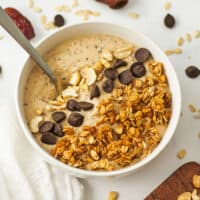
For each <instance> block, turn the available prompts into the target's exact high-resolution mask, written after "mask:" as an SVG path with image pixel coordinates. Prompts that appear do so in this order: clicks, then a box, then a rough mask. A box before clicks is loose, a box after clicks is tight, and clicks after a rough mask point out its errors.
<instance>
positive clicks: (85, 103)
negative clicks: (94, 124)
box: [79, 101, 94, 110]
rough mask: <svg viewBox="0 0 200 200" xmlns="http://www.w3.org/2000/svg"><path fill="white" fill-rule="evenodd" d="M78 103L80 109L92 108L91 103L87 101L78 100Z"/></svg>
mask: <svg viewBox="0 0 200 200" xmlns="http://www.w3.org/2000/svg"><path fill="white" fill-rule="evenodd" d="M79 105H80V107H81V109H83V110H91V109H92V108H94V104H93V103H89V102H86V101H80V102H79Z"/></svg>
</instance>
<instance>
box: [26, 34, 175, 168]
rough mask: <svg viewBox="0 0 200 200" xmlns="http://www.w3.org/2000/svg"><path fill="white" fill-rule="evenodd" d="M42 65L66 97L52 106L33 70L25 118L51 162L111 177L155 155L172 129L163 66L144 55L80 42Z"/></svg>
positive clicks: (94, 40)
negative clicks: (58, 80)
mask: <svg viewBox="0 0 200 200" xmlns="http://www.w3.org/2000/svg"><path fill="white" fill-rule="evenodd" d="M86 49H87V50H86ZM45 58H46V60H47V62H48V63H49V65H50V66H53V70H55V73H56V74H59V75H60V76H61V77H62V80H63V84H65V85H66V86H65V89H64V90H63V91H62V93H61V95H59V96H58V97H57V99H56V100H50V99H51V98H50V97H51V94H52V85H51V84H50V83H49V79H48V78H47V77H45V76H44V74H43V73H42V72H41V71H40V70H38V69H37V68H34V70H33V71H32V72H31V74H30V77H29V80H28V82H27V89H26V92H25V103H26V106H25V112H26V116H27V121H28V122H29V126H30V129H31V131H32V132H33V134H34V136H35V137H36V139H37V141H38V142H39V143H40V144H41V145H42V146H43V147H44V148H45V149H47V151H49V152H50V153H51V154H52V155H53V156H54V157H55V158H57V159H58V160H60V161H62V162H63V163H66V164H68V165H70V166H73V167H77V168H82V169H87V170H104V171H111V170H116V169H120V168H123V167H127V166H129V165H131V164H134V163H136V162H138V161H140V160H142V159H144V158H145V157H146V156H148V155H149V154H151V152H152V151H153V150H154V149H155V148H156V147H157V145H158V144H159V143H160V141H161V140H162V137H163V135H164V133H165V130H166V128H167V126H168V123H169V121H170V117H171V107H172V105H171V102H172V97H171V92H170V89H169V86H168V81H167V77H166V74H165V70H164V66H163V64H162V63H161V62H158V61H155V60H154V59H153V57H152V54H151V52H150V51H149V50H148V49H147V48H139V47H137V46H136V45H134V44H131V43H129V42H127V41H125V40H123V39H121V38H119V37H116V36H110V35H91V36H80V37H78V38H74V39H71V40H69V41H66V42H64V43H63V44H61V45H58V47H56V48H55V49H53V50H52V51H50V52H49V53H48V55H47V56H46V57H45ZM66 66H67V67H66ZM70 66H72V67H70ZM36 77H37V79H36ZM38 80H40V82H39V81H38ZM43 85H46V87H45V90H44V89H43ZM36 94H37V95H36ZM38 94H39V97H38Z"/></svg>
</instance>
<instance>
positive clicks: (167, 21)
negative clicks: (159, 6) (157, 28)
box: [164, 14, 176, 28]
mask: <svg viewBox="0 0 200 200" xmlns="http://www.w3.org/2000/svg"><path fill="white" fill-rule="evenodd" d="M175 23H176V20H175V18H174V17H173V16H172V15H170V14H167V15H166V16H165V18H164V24H165V26H166V27H167V28H173V27H174V25H175Z"/></svg>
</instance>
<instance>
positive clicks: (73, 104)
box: [67, 99, 81, 111]
mask: <svg viewBox="0 0 200 200" xmlns="http://www.w3.org/2000/svg"><path fill="white" fill-rule="evenodd" d="M67 109H68V110H71V111H80V110H81V107H80V105H79V103H78V102H77V101H76V100H74V99H70V100H69V101H68V102H67Z"/></svg>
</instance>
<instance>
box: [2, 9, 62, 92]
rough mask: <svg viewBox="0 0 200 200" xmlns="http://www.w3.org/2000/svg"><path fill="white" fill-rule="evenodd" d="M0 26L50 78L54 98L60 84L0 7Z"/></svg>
mask: <svg viewBox="0 0 200 200" xmlns="http://www.w3.org/2000/svg"><path fill="white" fill-rule="evenodd" d="M0 25H1V26H2V27H3V28H4V29H5V30H6V31H7V32H8V33H9V34H10V35H11V36H12V37H13V38H14V39H15V40H16V41H17V43H18V44H20V45H21V47H23V48H24V50H25V51H26V52H27V53H28V54H29V55H30V56H31V57H32V59H33V60H34V61H35V62H36V63H37V64H38V66H39V67H40V68H41V69H42V70H43V71H44V73H45V74H46V75H47V76H48V77H49V78H50V80H51V81H52V83H53V84H54V85H55V89H56V96H58V94H59V90H60V88H61V86H60V82H59V81H57V79H56V77H55V75H54V74H53V72H52V70H51V69H50V68H49V66H48V64H47V63H46V62H45V61H44V59H43V58H42V56H41V55H40V54H39V53H38V52H37V51H36V49H35V48H34V47H33V46H32V45H31V43H30V42H29V41H28V40H27V39H26V37H25V36H24V35H23V33H22V32H21V31H20V30H19V29H18V27H17V26H16V25H15V23H14V22H13V21H12V20H11V19H10V17H9V16H8V15H7V13H6V12H5V11H4V10H3V9H2V7H1V6H0Z"/></svg>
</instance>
